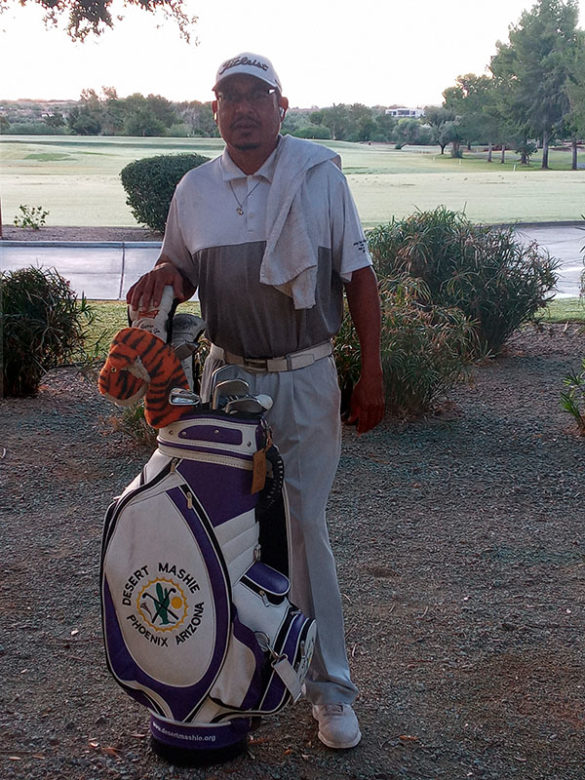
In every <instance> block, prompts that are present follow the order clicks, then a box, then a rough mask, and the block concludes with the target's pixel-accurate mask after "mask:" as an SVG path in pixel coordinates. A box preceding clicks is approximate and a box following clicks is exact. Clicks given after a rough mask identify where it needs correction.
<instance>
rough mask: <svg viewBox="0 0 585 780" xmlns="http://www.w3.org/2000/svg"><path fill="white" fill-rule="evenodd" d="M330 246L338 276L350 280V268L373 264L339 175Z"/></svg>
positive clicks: (352, 205)
mask: <svg viewBox="0 0 585 780" xmlns="http://www.w3.org/2000/svg"><path fill="white" fill-rule="evenodd" d="M332 248H333V251H334V253H335V254H336V255H337V256H338V257H339V258H340V261H339V265H338V267H339V275H340V276H341V278H342V279H343V281H344V282H349V281H351V274H352V271H357V270H359V269H360V268H367V267H368V266H371V265H372V258H371V256H370V253H369V251H368V242H367V239H366V236H365V233H364V229H363V228H362V225H361V222H360V218H359V215H358V212H357V208H356V205H355V202H354V199H353V197H352V194H351V192H350V189H349V185H348V183H347V179H346V178H345V176H343V175H341V176H340V177H339V180H338V183H337V187H336V193H335V198H334V203H333V214H332Z"/></svg>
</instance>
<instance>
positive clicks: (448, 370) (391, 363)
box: [334, 274, 475, 418]
mask: <svg viewBox="0 0 585 780" xmlns="http://www.w3.org/2000/svg"><path fill="white" fill-rule="evenodd" d="M380 300H381V309H382V329H381V355H382V370H383V373H384V384H385V392H386V408H387V412H388V413H389V414H390V415H391V416H393V417H408V418H411V417H418V416H421V415H424V414H426V413H428V412H429V411H431V410H432V408H433V406H435V404H436V403H437V402H438V401H439V399H441V398H442V397H443V396H444V395H445V394H446V393H447V392H448V390H449V389H450V388H451V387H452V386H453V385H454V384H455V383H457V382H459V381H461V380H462V379H464V378H465V377H466V376H467V375H468V372H469V369H470V365H471V350H472V347H474V346H475V333H474V329H473V323H471V322H470V321H469V320H468V319H467V318H466V317H465V315H464V314H463V313H462V312H461V310H460V309H458V308H445V307H441V306H435V305H433V304H431V303H430V293H429V290H428V288H427V286H426V285H425V284H424V282H421V281H420V280H415V279H412V278H410V277H408V275H406V274H402V275H401V276H399V277H397V278H396V279H385V280H382V281H381V282H380ZM334 354H335V360H336V364H337V369H338V373H339V382H340V387H341V391H342V413H345V412H347V411H349V400H350V397H351V391H352V388H353V386H354V384H355V383H356V381H357V380H358V378H359V366H360V351H359V342H358V339H357V335H356V333H355V329H354V327H353V324H352V321H351V318H350V316H349V313H346V315H345V317H344V319H343V324H342V327H341V330H340V332H339V334H338V336H337V338H336V340H335V352H334Z"/></svg>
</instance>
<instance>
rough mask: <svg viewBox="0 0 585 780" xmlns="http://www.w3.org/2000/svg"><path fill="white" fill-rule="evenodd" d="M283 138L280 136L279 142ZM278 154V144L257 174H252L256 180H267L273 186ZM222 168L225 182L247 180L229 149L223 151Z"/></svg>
mask: <svg viewBox="0 0 585 780" xmlns="http://www.w3.org/2000/svg"><path fill="white" fill-rule="evenodd" d="M280 138H281V136H280V135H279V136H278V140H279V142H280ZM277 152H278V144H277V145H276V148H275V149H274V151H273V152H272V154H271V155H270V157H268V158H267V159H266V160H264V162H263V163H262V165H261V166H260V168H258V170H257V171H256V173H252V174H250V175H251V176H253V177H254V178H256V177H259V178H262V179H266V181H267V182H268V183H269V184H271V183H272V179H273V178H274V169H275V168H276V153H277ZM221 168H222V172H223V180H224V181H234V180H235V179H246V178H247V175H246V174H245V173H244V171H242V170H241V169H240V168H238V166H237V165H236V164H235V162H234V161H233V160H232V158H231V157H230V156H229V154H228V150H227V148H226V149H224V150H223V154H222V156H221Z"/></svg>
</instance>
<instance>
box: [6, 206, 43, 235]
mask: <svg viewBox="0 0 585 780" xmlns="http://www.w3.org/2000/svg"><path fill="white" fill-rule="evenodd" d="M18 210H19V211H20V214H17V215H16V216H15V217H14V221H13V224H14V225H16V227H21V228H32V229H33V230H38V229H39V228H41V227H43V225H45V224H46V222H47V217H48V216H49V212H48V211H46V209H44V208H43V207H42V206H26V205H25V204H23V203H21V204H20V206H19V207H18Z"/></svg>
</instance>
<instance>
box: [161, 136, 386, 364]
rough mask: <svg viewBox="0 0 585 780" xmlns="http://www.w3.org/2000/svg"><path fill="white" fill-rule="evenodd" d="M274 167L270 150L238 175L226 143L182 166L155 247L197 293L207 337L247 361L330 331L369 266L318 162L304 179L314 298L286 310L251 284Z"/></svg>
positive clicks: (328, 165) (355, 224)
mask: <svg viewBox="0 0 585 780" xmlns="http://www.w3.org/2000/svg"><path fill="white" fill-rule="evenodd" d="M277 165H278V147H277V148H276V150H275V151H274V152H273V153H272V155H271V156H270V157H269V158H268V159H267V160H266V161H265V162H264V164H263V165H262V167H261V168H260V169H259V170H258V171H256V172H255V173H254V174H252V175H249V176H247V175H246V174H245V173H244V172H243V171H241V170H240V169H239V168H238V167H237V166H236V165H235V163H234V162H233V161H232V159H231V157H230V156H229V154H228V152H227V150H226V151H224V153H223V155H221V156H220V157H218V158H216V159H215V160H212V161H210V162H208V163H205V164H204V165H201V166H200V167H198V168H195V169H193V170H191V171H189V172H188V173H187V174H186V175H185V176H184V177H183V179H182V180H181V181H180V182H179V184H178V186H177V188H176V191H175V194H174V197H173V199H172V202H171V206H170V209H169V215H168V220H167V226H166V231H165V237H164V241H163V246H162V254H163V255H164V256H165V259H168V260H170V261H171V262H172V263H173V264H174V265H175V266H176V267H177V268H178V269H179V270H180V271H181V272H182V274H183V275H184V276H185V277H186V278H187V279H188V280H189V282H190V283H191V284H192V285H193V286H194V287H195V288H196V289H197V290H198V294H199V300H200V302H201V314H202V317H203V318H204V319H205V322H206V323H207V330H206V334H207V337H208V338H209V339H210V340H211V341H212V342H213V343H215V344H217V345H218V346H220V347H222V348H223V349H226V350H228V351H229V352H233V353H235V354H238V355H243V356H245V357H250V358H253V357H256V358H266V357H275V356H279V355H285V354H287V353H290V352H296V351H298V350H301V349H306V348H308V347H311V346H314V345H315V344H319V343H321V342H323V341H326V340H327V339H329V338H331V337H332V336H334V335H335V334H336V333H337V332H338V330H339V327H340V325H341V320H342V316H343V282H344V281H349V280H350V279H351V273H352V271H355V270H358V269H359V268H363V267H365V266H368V265H371V259H370V256H369V254H368V250H367V244H366V239H365V236H364V232H363V229H362V227H361V224H360V222H359V217H358V215H357V210H356V208H355V204H354V202H353V198H352V197H351V193H350V191H349V188H348V185H347V181H346V179H345V177H344V176H343V174H342V173H341V171H340V170H339V168H338V167H337V166H336V165H335V164H334V163H333V162H330V161H327V162H324V163H321V164H319V165H317V166H315V167H314V168H312V169H311V170H310V171H309V172H308V174H307V181H306V184H307V192H308V193H309V202H310V207H311V214H312V220H313V221H314V223H315V225H316V229H315V236H314V238H315V243H316V246H317V256H318V268H317V288H316V305H315V306H313V307H312V308H309V309H300V310H295V309H294V306H293V302H292V299H291V298H290V297H289V296H287V295H286V294H285V293H283V292H281V291H279V290H277V289H276V288H274V287H272V286H270V285H266V284H262V283H261V282H260V264H261V262H262V257H263V254H264V249H265V246H266V239H267V236H268V234H269V229H270V226H267V225H266V220H265V214H266V204H267V201H268V198H269V197H270V186H271V183H272V179H273V176H274V171H275V168H276V166H277ZM241 212H243V213H241Z"/></svg>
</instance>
